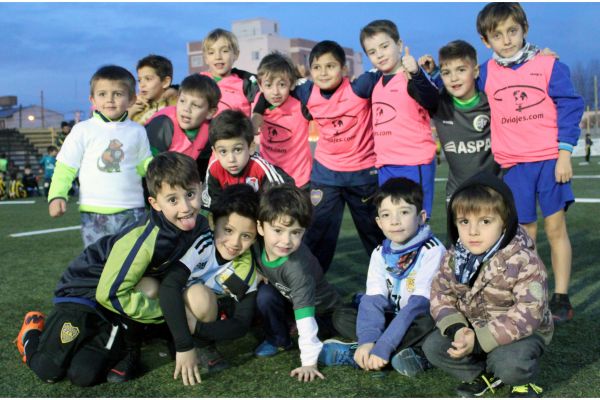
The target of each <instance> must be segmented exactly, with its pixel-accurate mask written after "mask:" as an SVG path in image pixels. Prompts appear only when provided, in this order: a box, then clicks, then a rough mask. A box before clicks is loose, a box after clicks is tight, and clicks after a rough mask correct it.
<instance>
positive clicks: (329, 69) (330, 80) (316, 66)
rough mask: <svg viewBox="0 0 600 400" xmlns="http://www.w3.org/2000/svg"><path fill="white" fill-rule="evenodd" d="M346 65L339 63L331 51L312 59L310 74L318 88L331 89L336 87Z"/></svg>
mask: <svg viewBox="0 0 600 400" xmlns="http://www.w3.org/2000/svg"><path fill="white" fill-rule="evenodd" d="M345 74H346V66H343V65H342V64H340V62H339V61H338V60H336V59H335V57H333V55H332V54H331V53H325V54H323V55H322V56H321V57H317V58H315V59H314V60H313V62H312V64H311V66H310V76H311V77H312V80H313V82H314V83H315V85H317V86H318V87H319V89H323V90H333V89H335V88H337V87H338V86H339V85H340V83H341V82H342V79H343V77H344V75H345Z"/></svg>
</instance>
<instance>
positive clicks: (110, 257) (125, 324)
mask: <svg viewBox="0 0 600 400" xmlns="http://www.w3.org/2000/svg"><path fill="white" fill-rule="evenodd" d="M146 178H147V182H148V187H149V190H150V193H151V196H150V199H149V200H150V203H151V204H152V207H153V208H152V209H151V210H150V215H149V217H148V218H147V219H146V221H144V222H143V223H140V224H139V225H134V226H130V227H128V228H126V229H125V230H123V231H122V232H121V233H119V234H116V235H109V236H104V237H102V238H101V239H99V240H98V241H97V242H95V243H93V244H92V245H90V246H88V247H87V248H86V249H85V250H84V251H83V253H81V254H80V255H79V257H77V258H76V259H75V260H73V261H72V262H71V264H70V265H69V267H68V269H67V270H66V271H65V273H64V274H63V276H62V277H61V279H60V280H59V282H58V285H57V287H56V291H55V292H54V293H55V298H54V304H55V309H54V311H53V313H52V314H51V315H50V316H49V317H48V319H47V320H46V321H45V316H44V314H42V313H40V312H37V311H32V312H29V313H27V315H25V319H24V322H23V326H22V328H21V331H20V332H19V335H18V336H17V339H16V344H17V348H18V350H19V352H20V353H21V355H22V356H23V361H24V362H26V363H27V365H28V366H29V367H30V368H31V369H32V370H33V371H34V372H35V373H36V375H38V376H39V377H40V379H42V380H44V381H46V382H49V383H53V382H56V381H58V380H61V379H62V378H63V377H64V376H65V375H66V376H68V377H69V379H70V380H71V382H72V383H73V384H75V385H78V386H91V385H94V384H97V383H101V382H103V381H104V380H105V379H108V380H110V381H114V382H120V381H126V380H128V379H131V378H132V377H133V376H134V375H135V373H136V370H137V365H138V363H139V358H140V350H139V338H137V337H134V336H135V332H139V329H138V328H137V326H138V325H139V324H140V323H144V324H158V323H160V322H162V320H163V314H162V310H161V307H160V305H159V302H158V301H157V300H155V299H150V298H148V297H147V296H145V294H143V293H142V292H140V291H138V290H137V289H136V284H137V283H138V282H139V281H140V279H141V278H142V276H143V275H146V274H150V275H151V276H155V277H161V276H163V275H166V274H167V273H169V272H170V269H171V268H170V266H171V263H170V262H168V261H169V260H173V259H175V260H176V259H179V258H180V257H182V256H183V255H184V254H185V252H186V251H187V250H188V248H189V247H190V246H191V244H192V243H193V242H194V240H195V239H196V238H197V237H198V236H199V235H200V234H202V233H203V232H205V231H206V230H208V224H207V222H206V220H205V219H204V217H202V216H200V215H199V214H198V211H199V210H200V176H199V175H198V171H197V169H196V164H195V163H194V161H193V160H192V159H191V158H189V157H187V156H184V155H182V154H179V153H172V152H169V153H162V154H159V155H158V156H157V157H155V158H154V159H153V160H152V161H151V162H150V164H149V165H148V171H147V174H146ZM179 296H180V297H181V295H179ZM44 325H46V327H44ZM119 359H120V361H119ZM117 361H118V362H117ZM115 364H116V365H115ZM111 368H112V370H111V371H109V370H110V369H111ZM107 373H108V375H107Z"/></svg>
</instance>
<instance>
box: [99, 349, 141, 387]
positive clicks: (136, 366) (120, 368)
mask: <svg viewBox="0 0 600 400" xmlns="http://www.w3.org/2000/svg"><path fill="white" fill-rule="evenodd" d="M140 366H141V360H140V352H139V351H130V352H128V353H127V355H126V356H125V357H123V358H122V359H121V361H119V362H118V363H117V364H116V365H115V366H114V367H113V368H112V369H111V370H110V371H108V374H107V375H106V381H107V382H111V383H122V382H127V381H130V380H132V379H133V378H135V376H136V375H137V373H138V372H139V370H140Z"/></svg>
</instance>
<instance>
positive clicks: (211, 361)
mask: <svg viewBox="0 0 600 400" xmlns="http://www.w3.org/2000/svg"><path fill="white" fill-rule="evenodd" d="M196 355H197V356H198V366H199V368H200V374H208V373H214V372H219V371H223V370H224V369H227V368H229V363H228V362H227V361H226V360H225V358H223V356H222V355H221V353H219V351H218V350H217V348H216V346H215V345H214V344H210V345H208V346H205V347H197V348H196Z"/></svg>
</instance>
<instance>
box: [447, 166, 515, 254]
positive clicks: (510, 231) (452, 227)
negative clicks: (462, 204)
mask: <svg viewBox="0 0 600 400" xmlns="http://www.w3.org/2000/svg"><path fill="white" fill-rule="evenodd" d="M476 185H481V186H487V187H489V188H491V189H493V190H495V191H496V192H498V193H499V194H500V195H501V196H502V198H503V199H504V204H505V205H506V207H507V208H508V219H507V222H506V227H505V232H504V239H502V242H501V243H500V247H499V249H502V248H504V247H506V245H507V244H508V243H510V241H511V240H512V239H513V238H514V237H515V235H516V233H517V229H518V227H519V219H518V217H517V208H516V207H515V200H514V198H513V195H512V191H511V190H510V188H509V187H508V186H507V185H506V183H504V182H502V180H501V179H500V178H498V177H497V176H496V175H493V174H491V173H489V172H485V171H481V172H478V173H477V174H475V175H473V176H472V177H471V178H469V179H467V180H466V181H465V182H463V183H462V184H461V185H460V186H459V187H458V188H457V189H456V191H455V192H454V194H453V195H452V197H451V198H450V202H449V203H448V212H447V224H448V237H449V239H450V241H451V244H452V245H454V244H455V243H456V241H457V240H458V229H457V228H456V223H455V215H454V213H453V212H452V204H453V203H454V199H455V198H456V196H457V194H459V193H460V192H462V191H463V190H465V189H467V188H470V187H472V186H476Z"/></svg>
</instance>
